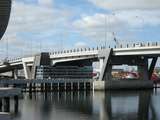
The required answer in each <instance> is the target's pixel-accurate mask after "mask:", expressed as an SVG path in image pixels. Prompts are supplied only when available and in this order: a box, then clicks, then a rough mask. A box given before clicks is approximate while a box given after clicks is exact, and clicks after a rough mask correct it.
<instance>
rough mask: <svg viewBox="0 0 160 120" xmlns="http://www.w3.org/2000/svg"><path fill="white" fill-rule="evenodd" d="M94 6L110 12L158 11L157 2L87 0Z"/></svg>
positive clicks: (159, 4)
mask: <svg viewBox="0 0 160 120" xmlns="http://www.w3.org/2000/svg"><path fill="white" fill-rule="evenodd" d="M88 1H89V2H91V3H93V4H94V5H96V6H98V7H100V8H103V9H110V10H124V9H141V10H144V9H160V1H159V0H88Z"/></svg>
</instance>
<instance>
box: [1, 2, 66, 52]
mask: <svg viewBox="0 0 160 120" xmlns="http://www.w3.org/2000/svg"><path fill="white" fill-rule="evenodd" d="M45 1H46V0H44V1H42V0H39V3H41V5H37V4H31V3H30V4H28V3H24V2H19V1H13V5H12V12H11V17H10V22H9V25H8V28H7V31H6V33H5V35H4V37H3V40H2V41H4V40H8V42H9V44H10V46H12V47H17V49H19V48H25V49H28V48H26V47H25V46H26V42H27V41H37V44H39V42H38V41H40V40H41V41H45V40H46V39H50V40H51V39H54V36H56V34H57V33H58V32H60V31H61V29H62V28H64V29H65V27H66V26H67V25H68V23H67V22H68V16H69V13H68V11H64V10H58V9H56V8H53V7H52V8H51V7H46V5H47V4H46V3H50V2H51V1H49V0H47V2H46V3H45ZM42 4H44V6H43V5H42ZM48 42H49V41H48ZM35 44H36V43H35ZM43 44H44V46H45V44H46V43H45V42H44V43H43ZM35 46H36V45H35Z"/></svg>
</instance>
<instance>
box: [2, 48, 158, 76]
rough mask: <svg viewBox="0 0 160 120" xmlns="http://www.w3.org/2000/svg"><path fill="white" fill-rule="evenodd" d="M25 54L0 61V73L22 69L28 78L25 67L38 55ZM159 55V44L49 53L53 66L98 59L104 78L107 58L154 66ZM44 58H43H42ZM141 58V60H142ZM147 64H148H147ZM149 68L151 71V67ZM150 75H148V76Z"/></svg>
mask: <svg viewBox="0 0 160 120" xmlns="http://www.w3.org/2000/svg"><path fill="white" fill-rule="evenodd" d="M38 55H39V54H37V55H34V56H27V57H23V58H15V59H10V60H8V61H5V62H4V61H2V62H1V63H0V73H3V72H8V71H13V70H15V69H24V71H25V72H24V73H25V78H26V79H29V75H28V73H27V67H33V66H34V64H35V57H36V56H38ZM159 56H160V46H159V45H157V46H142V47H131V48H112V49H111V48H104V47H101V48H83V49H73V50H65V51H57V52H51V53H49V61H50V65H51V66H54V65H55V64H57V63H61V62H70V61H80V60H90V61H91V62H94V61H100V66H101V77H100V79H105V78H104V73H105V71H106V67H107V66H108V63H109V59H111V61H112V62H111V63H110V64H112V65H122V64H128V65H137V64H140V63H144V60H148V59H152V60H153V63H152V64H151V65H152V67H154V66H155V63H156V61H157V58H158V57H159ZM44 59H45V58H44ZM142 59H143V60H142ZM147 66H148V64H147ZM152 67H151V68H150V72H152V71H153V70H152V69H153V68H152ZM150 74H151V73H150ZM149 77H150V76H149Z"/></svg>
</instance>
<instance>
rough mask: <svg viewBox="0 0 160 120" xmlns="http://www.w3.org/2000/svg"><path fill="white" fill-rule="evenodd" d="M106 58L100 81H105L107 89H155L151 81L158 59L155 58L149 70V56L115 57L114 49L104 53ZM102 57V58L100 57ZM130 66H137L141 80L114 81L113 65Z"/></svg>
mask: <svg viewBox="0 0 160 120" xmlns="http://www.w3.org/2000/svg"><path fill="white" fill-rule="evenodd" d="M102 54H103V55H102V56H105V59H104V64H103V68H102V71H101V74H100V80H102V81H105V89H150V88H153V82H152V81H151V80H150V78H151V75H152V73H153V69H154V67H155V64H156V61H157V58H153V60H152V63H151V65H150V68H149V69H148V59H149V57H147V56H140V55H137V56H113V53H112V49H109V50H106V51H105V53H102ZM100 57H101V56H100ZM123 64H126V65H130V66H137V67H138V71H137V72H138V73H139V76H140V77H139V80H113V79H112V66H113V65H123Z"/></svg>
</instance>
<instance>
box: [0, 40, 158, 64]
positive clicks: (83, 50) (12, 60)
mask: <svg viewBox="0 0 160 120" xmlns="http://www.w3.org/2000/svg"><path fill="white" fill-rule="evenodd" d="M154 46H160V42H147V43H143V42H141V43H140V42H139V43H133V44H129V43H127V44H120V45H118V46H114V47H113V46H112V48H135V47H154ZM107 48H111V46H108V47H106V46H97V47H92V48H89V47H88V48H74V49H70V50H61V51H54V52H49V54H50V55H60V54H72V53H73V54H75V53H80V52H92V51H98V50H103V49H107ZM33 56H34V55H26V56H23V57H17V58H12V59H8V60H7V61H8V63H14V62H19V61H21V59H22V58H25V57H33ZM3 64H4V60H3V61H0V65H3Z"/></svg>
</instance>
